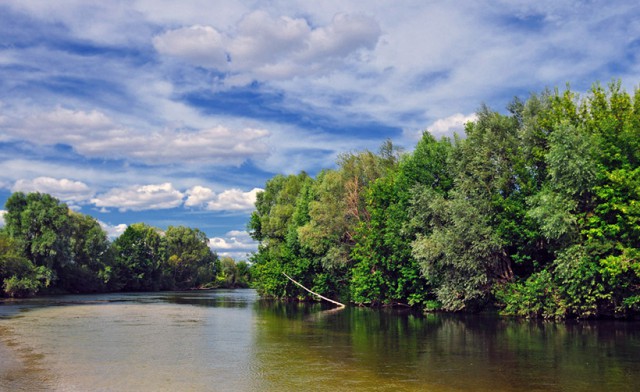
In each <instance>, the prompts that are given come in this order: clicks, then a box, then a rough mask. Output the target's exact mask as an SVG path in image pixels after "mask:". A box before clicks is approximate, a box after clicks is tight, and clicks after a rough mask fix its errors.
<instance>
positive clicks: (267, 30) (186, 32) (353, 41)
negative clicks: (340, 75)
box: [153, 10, 381, 84]
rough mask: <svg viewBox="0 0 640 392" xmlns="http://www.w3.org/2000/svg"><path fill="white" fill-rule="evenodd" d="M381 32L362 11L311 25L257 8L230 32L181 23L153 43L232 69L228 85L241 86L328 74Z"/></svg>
mask: <svg viewBox="0 0 640 392" xmlns="http://www.w3.org/2000/svg"><path fill="white" fill-rule="evenodd" d="M380 35H381V29H380V26H379V25H378V23H377V22H376V21H375V20H374V19H372V18H370V17H367V16H363V15H347V14H337V15H335V17H334V18H333V20H332V21H331V23H329V24H327V25H325V26H319V27H312V26H311V25H310V24H309V22H308V21H307V20H306V19H303V18H292V17H288V16H281V17H279V18H273V17H271V16H270V15H269V14H268V13H267V12H265V11H260V10H258V11H254V12H251V13H249V14H248V15H246V16H245V17H244V18H242V19H241V20H240V21H239V22H238V23H237V24H236V25H235V26H233V27H232V28H229V29H228V30H227V31H220V30H219V29H217V28H215V27H213V26H202V25H194V26H189V27H182V28H178V29H175V30H169V31H166V32H165V33H163V34H160V35H158V36H156V37H154V39H153V44H154V47H155V48H156V50H157V51H158V52H159V53H161V54H164V55H168V56H173V57H177V58H181V59H183V60H185V61H187V62H189V63H192V64H194V65H198V66H202V67H207V68H212V69H216V70H219V71H221V72H226V73H229V75H228V78H227V80H226V83H228V84H229V83H231V84H241V83H248V82H251V81H252V79H258V80H279V79H290V78H293V77H296V76H309V75H314V74H315V75H323V74H326V73H329V72H331V71H333V70H334V69H337V68H340V67H342V66H344V64H345V61H346V60H347V59H349V58H350V57H352V56H354V55H355V54H357V53H358V52H359V51H360V50H371V49H373V48H374V47H375V46H376V44H377V43H378V40H379V38H380Z"/></svg>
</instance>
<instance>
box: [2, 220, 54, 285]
mask: <svg viewBox="0 0 640 392" xmlns="http://www.w3.org/2000/svg"><path fill="white" fill-rule="evenodd" d="M22 249H23V247H22V246H21V245H20V244H18V243H17V241H16V240H14V239H13V238H11V237H10V236H9V235H8V234H7V233H6V232H5V231H4V230H2V231H0V282H1V289H2V292H4V294H6V295H9V296H11V297H23V296H27V295H31V294H35V293H37V292H38V291H39V290H40V289H42V288H45V287H47V286H49V284H50V282H51V278H52V273H51V270H49V269H48V268H46V267H45V266H35V265H33V263H31V261H29V260H28V259H27V258H26V257H24V255H23V254H22Z"/></svg>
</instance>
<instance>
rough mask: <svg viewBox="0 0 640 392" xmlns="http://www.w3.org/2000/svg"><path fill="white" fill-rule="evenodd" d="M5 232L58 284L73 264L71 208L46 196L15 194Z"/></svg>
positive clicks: (6, 216)
mask: <svg viewBox="0 0 640 392" xmlns="http://www.w3.org/2000/svg"><path fill="white" fill-rule="evenodd" d="M5 207H6V209H7V212H6V214H5V216H4V219H5V230H6V231H7V233H8V234H9V236H11V237H12V238H15V239H16V240H17V241H18V243H19V244H21V245H22V246H23V249H22V251H23V254H24V255H25V257H26V258H27V259H28V260H29V261H31V262H32V263H33V264H34V265H35V266H37V267H39V266H44V267H46V268H47V269H49V270H50V271H52V274H53V280H54V281H56V280H57V279H58V276H59V275H60V273H61V270H62V268H63V267H64V266H66V265H67V264H68V263H70V262H71V260H72V257H71V243H70V237H71V232H70V224H69V219H70V218H69V208H68V207H67V205H66V204H64V203H61V202H60V201H59V200H58V199H56V198H54V197H52V196H50V195H47V194H44V193H29V194H27V195H25V194H24V193H22V192H16V193H13V194H12V195H11V196H10V197H9V199H8V200H7V202H6V205H5Z"/></svg>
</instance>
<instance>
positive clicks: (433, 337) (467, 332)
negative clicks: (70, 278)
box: [0, 290, 640, 392]
mask: <svg viewBox="0 0 640 392" xmlns="http://www.w3.org/2000/svg"><path fill="white" fill-rule="evenodd" d="M20 390H22V391H332V392H336V391H360V390H362V391H492V392H498V391H638V390H640V324H639V323H637V322H614V321H599V322H572V323H546V322H536V321H524V320H514V319H504V318H499V317H496V316H491V315H441V314H435V315H427V316H421V315H417V314H412V313H411V312H409V311H401V310H400V311H398V310H372V309H365V308H346V309H343V310H335V309H331V308H327V307H325V306H323V305H320V304H312V305H309V304H307V305H301V304H290V303H289V304H286V303H278V302H268V301H262V300H259V299H258V298H257V296H256V294H255V292H254V291H253V290H220V291H202V292H186V293H150V294H149V293H144V294H106V295H88V296H87V295H85V296H62V297H50V298H38V299H28V300H19V301H12V300H5V302H4V303H1V304H0V391H20Z"/></svg>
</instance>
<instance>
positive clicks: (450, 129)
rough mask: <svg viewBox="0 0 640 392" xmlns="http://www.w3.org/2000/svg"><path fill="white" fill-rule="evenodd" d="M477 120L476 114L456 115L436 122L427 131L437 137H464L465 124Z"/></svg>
mask: <svg viewBox="0 0 640 392" xmlns="http://www.w3.org/2000/svg"><path fill="white" fill-rule="evenodd" d="M476 119H477V116H476V115H475V114H466V115H465V114H462V113H456V114H452V115H451V116H449V117H445V118H441V119H438V120H436V121H434V122H433V123H432V124H431V125H430V126H429V127H427V130H428V131H429V132H430V133H431V134H433V135H434V136H436V137H439V136H452V135H453V134H454V133H457V134H459V135H464V126H465V124H466V123H468V122H471V121H475V120H476Z"/></svg>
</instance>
